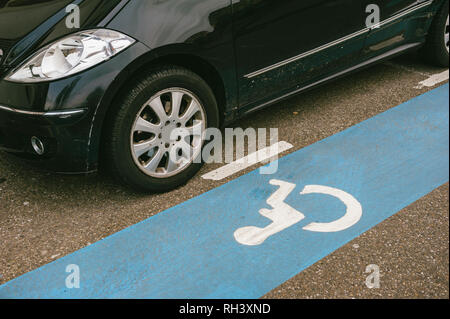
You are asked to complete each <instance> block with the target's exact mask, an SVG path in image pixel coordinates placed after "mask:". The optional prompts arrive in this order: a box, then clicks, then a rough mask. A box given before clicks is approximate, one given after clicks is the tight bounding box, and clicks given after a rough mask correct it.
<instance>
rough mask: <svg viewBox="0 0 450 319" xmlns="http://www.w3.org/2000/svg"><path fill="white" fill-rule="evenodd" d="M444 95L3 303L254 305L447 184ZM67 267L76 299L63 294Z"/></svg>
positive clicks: (312, 152) (112, 244)
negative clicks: (75, 277) (203, 301)
mask: <svg viewBox="0 0 450 319" xmlns="http://www.w3.org/2000/svg"><path fill="white" fill-rule="evenodd" d="M448 88H449V87H448V84H446V85H444V86H441V87H439V88H437V89H435V90H433V91H430V92H428V93H426V94H424V95H421V96H419V97H416V98H414V99H412V100H410V101H408V102H406V103H404V104H402V105H400V106H398V107H395V108H393V109H391V110H389V111H387V112H385V113H382V114H379V115H377V116H375V117H373V118H371V119H369V120H367V121H364V122H362V123H359V124H358V125H355V126H353V127H351V128H349V129H347V130H345V131H343V132H341V133H338V134H336V135H333V136H331V137H329V138H327V139H325V140H322V141H320V142H318V143H315V144H313V145H310V146H308V147H306V148H304V149H302V150H299V151H297V152H294V153H292V154H290V155H288V156H286V157H284V158H281V159H280V160H279V163H278V164H279V170H278V172H277V173H276V174H273V175H260V174H259V170H255V171H253V172H251V173H249V174H246V175H244V176H242V177H240V178H237V179H235V180H233V181H231V182H229V183H227V184H225V185H223V186H221V187H218V188H216V189H214V190H212V191H210V192H207V193H205V194H203V195H201V196H198V197H196V198H194V199H192V200H189V201H187V202H185V203H182V204H180V205H178V206H175V207H173V208H171V209H168V210H166V211H164V212H162V213H160V214H158V215H156V216H154V217H151V218H149V219H147V220H145V221H143V222H141V223H138V224H136V225H134V226H132V227H129V228H127V229H125V230H123V231H121V232H118V233H116V234H114V235H112V236H110V237H108V238H106V239H104V240H102V241H100V242H97V243H95V244H93V245H91V246H88V247H85V248H83V249H81V250H79V251H77V252H75V253H73V254H70V255H68V256H66V257H63V258H61V259H59V260H56V261H54V262H52V263H50V264H48V265H46V266H43V267H41V268H39V269H36V270H34V271H32V272H30V273H27V274H25V275H23V276H21V277H19V278H17V279H15V280H12V281H10V282H8V283H6V284H4V285H3V286H0V298H258V297H261V296H262V295H264V294H265V293H267V292H269V291H270V290H272V289H273V288H275V287H277V286H278V285H280V284H281V283H283V282H285V281H286V280H288V279H289V278H291V277H292V276H294V275H296V274H297V273H299V272H301V271H302V270H304V269H305V268H307V267H309V266H310V265H312V264H314V263H315V262H317V261H318V260H320V259H322V258H324V257H325V256H327V255H328V254H330V253H331V252H333V251H334V250H336V249H338V248H339V247H341V246H342V245H344V244H346V243H347V242H349V241H350V240H352V239H353V238H355V237H357V236H359V235H360V234H362V233H363V232H365V231H367V230H368V229H370V228H372V227H373V226H375V225H377V224H378V223H380V222H382V221H383V220H385V219H386V218H388V217H390V216H392V215H393V214H395V213H397V212H398V211H400V210H401V209H402V208H404V207H406V206H408V205H409V204H411V203H413V202H414V201H416V200H418V199H419V198H421V197H422V196H424V195H426V194H428V193H429V192H431V191H432V190H433V189H435V188H437V187H439V186H440V185H442V184H444V183H446V182H448V176H449V171H448V165H449V95H448ZM291 142H295V141H291ZM417 222H418V223H420V220H418V221H417ZM69 265H77V266H78V268H79V270H80V288H74V289H69V288H67V287H66V278H67V276H68V275H69V274H68V273H67V272H66V270H67V267H68V266H69Z"/></svg>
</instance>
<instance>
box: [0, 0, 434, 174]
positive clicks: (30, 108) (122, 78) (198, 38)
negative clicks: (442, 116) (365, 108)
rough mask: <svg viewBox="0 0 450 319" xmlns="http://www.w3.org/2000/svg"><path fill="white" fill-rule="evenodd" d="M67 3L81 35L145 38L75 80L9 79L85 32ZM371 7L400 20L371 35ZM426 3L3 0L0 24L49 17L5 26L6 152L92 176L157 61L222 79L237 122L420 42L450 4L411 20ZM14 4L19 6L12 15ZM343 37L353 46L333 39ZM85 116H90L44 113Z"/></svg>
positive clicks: (0, 111)
mask: <svg viewBox="0 0 450 319" xmlns="http://www.w3.org/2000/svg"><path fill="white" fill-rule="evenodd" d="M5 3H6V5H5ZM56 3H58V6H57V5H56ZM68 3H71V4H77V5H79V7H80V11H81V29H82V30H83V29H84V30H85V29H92V28H101V27H106V28H109V29H112V30H117V31H119V32H122V33H124V34H126V35H128V36H130V37H132V38H134V39H135V40H136V42H135V43H134V44H133V45H132V46H131V47H129V48H128V49H126V50H125V51H124V52H121V53H120V54H118V55H117V56H115V57H113V58H112V59H111V60H108V61H106V62H103V63H101V64H99V65H97V66H95V67H93V68H91V69H88V70H86V71H84V72H82V73H79V74H76V75H73V76H71V77H68V78H63V79H59V80H55V81H50V82H44V83H28V84H24V83H13V82H9V81H7V80H6V79H5V76H6V74H8V73H9V72H11V70H13V69H14V68H16V67H18V66H19V65H20V64H21V63H23V61H24V60H25V59H26V58H28V57H29V56H30V55H31V54H32V53H33V52H35V51H36V50H38V49H39V48H42V47H43V46H45V45H47V44H49V43H51V42H53V41H55V40H56V39H58V38H61V37H63V36H65V35H68V34H70V33H72V32H75V31H79V30H73V29H68V28H67V27H66V24H65V18H66V16H67V12H66V10H65V6H66V5H67V4H68ZM369 3H376V4H378V5H379V6H380V7H381V8H382V17H381V18H382V20H383V21H389V19H392V21H390V22H389V23H386V24H384V25H382V26H381V27H380V28H373V29H372V28H367V27H366V25H365V18H366V15H367V13H366V12H365V7H366V6H367V4H369ZM423 3H428V4H430V3H429V1H414V0H396V1H388V0H363V1H359V0H302V1H297V0H280V1H273V0H240V1H238V0H234V1H232V0H182V1H181V0H165V1H157V0H148V1H138V0H108V1H101V0H74V1H54V0H39V1H31V0H8V1H0V21H2V22H0V26H1V25H2V23H3V24H5V25H10V24H12V23H13V22H12V20H14V17H15V16H14V12H13V13H11V12H12V11H14V10H20V6H22V9H23V10H25V11H29V12H33V11H34V12H39V14H38V15H35V16H33V17H34V18H33V19H30V21H28V23H27V21H24V26H22V28H21V29H17V33H14V31H13V29H11V30H8V31H4V30H5V29H3V31H1V28H0V49H2V51H3V56H2V57H0V148H2V149H4V150H7V151H9V152H15V153H18V154H19V153H21V154H27V156H29V157H32V158H33V159H34V160H36V161H38V162H39V163H41V164H42V165H43V166H44V167H45V168H48V169H51V170H56V171H58V172H88V171H93V170H95V169H97V163H98V159H99V149H100V145H101V139H102V129H103V124H104V119H105V117H106V116H107V113H108V111H109V109H110V105H111V104H112V103H113V101H114V99H115V97H116V96H117V94H118V92H120V89H121V88H123V87H124V86H125V85H127V83H129V82H130V81H133V79H134V78H135V77H136V76H139V75H140V74H142V72H145V68H147V67H148V66H149V65H152V64H155V63H170V64H178V65H181V66H185V67H192V68H194V71H195V72H198V73H199V74H200V75H205V76H206V77H207V80H211V81H212V82H213V83H210V84H211V85H212V88H213V90H214V93H215V94H216V97H217V99H218V102H219V106H220V111H221V116H222V123H223V124H226V123H229V122H231V121H233V120H235V119H237V118H238V117H240V116H243V115H246V114H248V113H250V112H252V111H254V110H257V109H259V108H261V107H263V106H267V105H269V104H271V103H273V102H275V101H277V100H279V99H281V98H285V97H288V96H290V95H292V94H294V93H298V92H301V91H303V90H306V89H309V88H311V87H314V86H315V85H317V84H321V83H324V82H326V81H328V80H330V79H333V78H336V77H337V76H341V75H344V74H346V73H348V72H351V71H354V70H355V69H357V68H359V67H364V66H367V65H369V64H371V63H373V62H376V61H378V60H379V59H382V58H387V57H389V56H392V55H393V54H397V53H400V52H402V51H404V50H406V49H410V48H414V47H417V46H419V45H420V44H421V43H423V42H424V40H425V36H426V34H427V31H428V28H429V25H430V23H431V19H430V18H431V17H432V16H433V15H434V14H435V13H436V11H437V9H438V8H439V6H440V5H441V4H442V3H443V1H442V0H436V1H434V2H433V3H432V4H430V5H427V6H423V8H422V7H421V8H420V9H417V10H411V12H410V13H408V14H404V13H405V12H408V10H410V9H411V8H412V9H414V8H417V7H418V6H420V5H421V4H423ZM11 4H13V5H16V6H17V8H14V10H12V11H11ZM8 5H9V7H8ZM7 7H8V8H7ZM44 9H45V10H44ZM2 17H3V18H4V19H3V20H2ZM5 17H8V18H7V19H6V18H5ZM39 17H40V18H39ZM18 18H20V17H16V19H18ZM7 20H8V21H7ZM6 21H7V22H6ZM339 39H345V41H338V42H337V43H336V44H333V42H335V41H336V40H339ZM330 43H331V44H333V45H330ZM2 106H3V108H2ZM8 108H9V110H8ZM74 109H76V110H80V109H81V110H84V112H83V113H77V114H73V115H65V116H61V117H58V116H51V117H49V116H45V113H46V112H52V111H59V110H74ZM14 110H21V111H24V112H29V113H28V114H27V113H23V112H22V113H20V112H19V113H18V112H14ZM33 112H35V113H36V114H33ZM32 136H39V137H40V138H42V139H43V140H44V141H46V142H47V143H48V146H49V151H48V153H46V154H45V156H36V155H33V150H32V149H31V148H30V145H29V139H30V138H31V137H32Z"/></svg>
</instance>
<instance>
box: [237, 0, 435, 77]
mask: <svg viewBox="0 0 450 319" xmlns="http://www.w3.org/2000/svg"><path fill="white" fill-rule="evenodd" d="M418 2H421V1H418ZM432 3H433V0H428V1H425V2H423V3H421V4H419V5H416V6H414V7H413V8H411V9H408V10H406V11H404V12H401V13H399V14H397V15H395V16H392V17H391V18H389V19H386V20H384V21H382V22H380V23H379V24H376V25H374V26H372V27H370V28H365V29H362V30H360V31H357V32H355V33H352V34H350V35H347V36H345V37H343V38H340V39H337V40H335V41H333V42H330V43H327V44H324V45H322V46H320V47H318V48H315V49H312V50H310V51H307V52H305V53H302V54H299V55H297V56H294V57H292V58H289V59H286V60H284V61H281V62H278V63H276V64H273V65H271V66H268V67H266V68H263V69H260V70H258V71H255V72H252V73H249V74H247V75H244V77H245V78H247V79H251V78H254V77H256V76H258V75H261V74H264V73H266V72H269V71H272V70H275V69H277V68H279V67H282V66H285V65H287V64H289V63H292V62H295V61H298V60H300V59H303V58H306V57H307V56H310V55H312V54H315V53H319V52H320V51H323V50H325V49H328V48H331V47H333V46H336V45H338V44H340V43H342V42H345V41H348V40H351V39H352V38H355V37H357V36H360V35H363V34H365V33H367V32H369V31H371V30H373V29H377V28H379V27H381V26H383V25H385V24H388V23H390V22H392V21H395V20H397V19H399V18H401V17H403V16H405V15H408V14H410V13H412V12H414V11H417V10H420V9H422V8H425V7H427V6H429V5H430V4H432Z"/></svg>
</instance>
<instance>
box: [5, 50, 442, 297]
mask: <svg viewBox="0 0 450 319" xmlns="http://www.w3.org/2000/svg"><path fill="white" fill-rule="evenodd" d="M443 71H445V70H444V69H440V68H435V67H430V66H428V65H426V64H424V63H422V62H421V60H420V59H419V58H418V57H417V56H416V55H415V54H409V55H405V56H402V57H399V58H396V59H395V60H392V61H389V62H385V63H383V64H379V65H376V66H373V67H371V68H369V69H366V70H363V71H360V72H358V73H355V74H352V75H350V76H347V77H345V78H342V79H339V80H337V81H335V82H332V83H329V84H326V85H324V86H321V87H319V88H316V89H314V90H312V91H309V92H306V93H304V94H302V95H299V96H295V97H292V98H290V99H288V100H285V101H282V102H280V103H278V104H276V105H273V106H271V107H269V108H267V109H264V110H262V111H259V112H257V113H254V114H252V115H250V116H248V117H247V118H245V119H242V120H240V121H238V122H236V123H234V124H233V127H242V128H243V129H245V128H247V127H255V128H271V127H272V128H278V129H279V140H280V141H286V142H288V143H291V144H292V145H293V146H294V147H293V148H292V149H290V150H289V151H286V152H285V153H283V155H286V154H288V153H292V152H294V151H296V150H299V149H303V148H305V147H306V146H308V145H311V144H314V143H316V142H318V141H320V140H323V139H324V138H327V137H329V136H332V135H334V134H336V133H338V132H341V131H343V130H345V129H347V128H349V127H352V126H354V125H355V124H357V123H360V122H362V121H364V120H367V119H369V118H371V117H373V116H376V115H378V114H380V113H382V112H384V111H386V110H389V109H391V108H393V107H395V106H397V105H399V104H402V103H404V102H406V101H409V100H410V99H412V98H414V97H416V96H418V95H420V94H422V93H424V92H427V91H429V90H431V89H433V87H426V86H425V87H419V83H420V82H421V81H423V80H425V79H427V78H428V77H430V76H431V75H433V74H437V73H441V72H443ZM443 83H445V82H443ZM443 83H440V84H438V85H442V84H443ZM438 85H437V86H438ZM435 87H436V86H435ZM392 156H395V154H392ZM220 166H221V164H211V165H205V166H204V167H203V168H202V170H201V172H200V173H199V174H198V175H197V176H196V177H195V178H194V179H193V180H191V181H190V182H189V183H188V184H187V185H185V186H183V187H180V188H179V189H177V190H174V191H172V192H169V193H166V194H152V195H147V194H139V193H136V192H134V191H132V190H130V189H127V188H126V187H123V186H121V185H118V184H117V183H116V182H115V181H114V180H113V179H112V178H111V177H110V176H108V175H106V174H93V175H88V176H63V175H56V174H53V173H46V172H41V171H37V170H35V169H34V168H33V167H30V166H28V165H26V164H24V163H22V162H20V161H18V160H17V159H15V158H14V157H12V156H10V155H6V154H4V153H0V276H1V277H0V284H2V283H6V282H7V281H10V280H12V279H14V278H17V277H19V276H21V275H22V274H25V273H27V272H29V271H31V270H34V269H36V268H38V267H40V266H42V265H45V264H48V263H49V262H52V261H54V260H56V259H59V258H61V257H63V256H65V255H68V254H70V253H72V252H75V251H77V250H79V249H81V248H83V247H86V246H89V245H91V244H92V243H95V242H97V241H99V240H101V239H103V238H105V237H107V236H110V235H112V234H114V233H116V232H118V231H121V230H123V229H125V228H127V227H129V226H131V225H134V224H136V223H139V222H141V221H143V220H145V219H147V218H149V217H151V216H154V215H156V214H158V213H160V212H161V211H164V210H166V209H168V208H170V207H174V206H176V205H178V204H180V203H183V202H185V201H187V200H189V199H192V198H194V197H196V196H198V195H201V194H203V193H205V192H207V191H209V190H211V189H214V188H216V187H218V186H220V185H223V184H225V183H227V182H229V181H230V180H233V179H235V178H237V177H239V176H242V175H244V174H246V173H248V172H250V171H252V170H254V169H255V168H256V167H257V166H252V167H250V168H248V169H246V170H243V171H241V172H240V173H237V174H235V175H233V176H230V177H229V178H226V179H224V180H221V181H212V180H205V179H203V178H202V177H201V176H202V175H204V174H206V173H208V172H210V171H212V170H214V169H216V168H218V167H220ZM448 216H449V207H448V183H447V184H445V185H443V186H441V187H439V188H437V189H435V190H434V191H433V192H431V193H430V194H428V195H426V196H424V197H423V198H421V199H419V200H418V201H416V202H415V203H413V204H411V205H410V206H408V207H406V208H404V209H403V210H401V211H400V212H398V213H397V214H395V215H394V216H392V217H390V218H389V219H387V220H385V221H383V222H382V223H380V224H378V225H377V226H375V227H374V228H372V229H370V230H369V231H367V232H366V233H364V234H363V235H361V236H360V237H357V238H355V239H354V240H353V241H351V242H350V243H348V244H347V245H345V246H343V247H341V248H339V249H338V250H336V251H335V252H333V253H332V254H330V255H328V256H327V257H325V258H324V259H322V260H320V261H319V262H317V263H315V264H314V265H312V266H311V267H309V268H308V269H306V270H304V271H302V272H301V273H300V274H298V275H296V276H295V277H293V278H291V279H290V280H288V281H287V282H285V283H284V284H282V285H281V286H279V287H277V288H275V289H274V290H272V291H271V292H269V293H268V294H267V295H265V297H266V298H408V297H412V298H449V270H448V269H449V233H448V232H449V221H448ZM373 264H375V265H378V266H379V268H380V273H381V280H380V287H379V288H374V289H369V288H368V287H367V286H366V278H367V276H368V275H369V274H368V273H366V272H365V271H366V267H367V266H368V265H373Z"/></svg>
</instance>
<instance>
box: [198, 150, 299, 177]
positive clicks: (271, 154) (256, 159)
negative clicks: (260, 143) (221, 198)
mask: <svg viewBox="0 0 450 319" xmlns="http://www.w3.org/2000/svg"><path fill="white" fill-rule="evenodd" d="M293 147H294V146H293V145H292V144H290V143H288V142H284V141H281V142H278V143H275V144H273V145H271V146H269V147H266V148H263V149H261V150H259V151H257V152H254V153H251V154H249V155H247V156H245V157H242V158H240V159H238V160H236V161H234V162H232V163H230V164H227V165H225V166H222V167H220V168H218V169H216V170H214V171H211V172H209V173H207V174H205V175H203V176H202V178H203V179H209V180H213V181H220V180H222V179H224V178H227V177H229V176H231V175H234V174H236V173H237V172H240V171H242V170H244V169H246V168H248V167H250V166H253V165H255V164H257V163H260V162H263V161H266V160H269V161H270V160H271V159H274V158H275V157H276V156H277V155H278V154H280V153H283V152H284V151H287V150H289V149H291V148H293Z"/></svg>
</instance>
